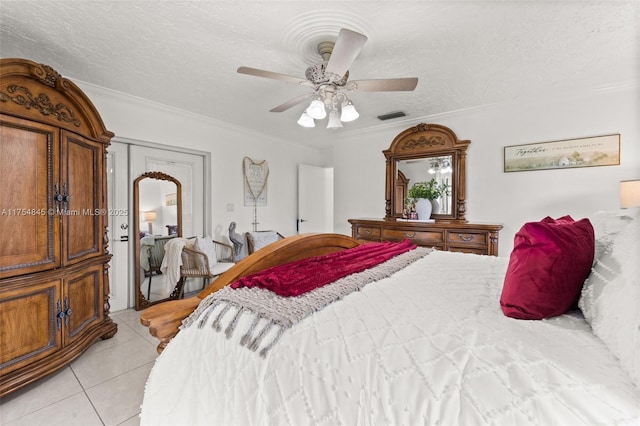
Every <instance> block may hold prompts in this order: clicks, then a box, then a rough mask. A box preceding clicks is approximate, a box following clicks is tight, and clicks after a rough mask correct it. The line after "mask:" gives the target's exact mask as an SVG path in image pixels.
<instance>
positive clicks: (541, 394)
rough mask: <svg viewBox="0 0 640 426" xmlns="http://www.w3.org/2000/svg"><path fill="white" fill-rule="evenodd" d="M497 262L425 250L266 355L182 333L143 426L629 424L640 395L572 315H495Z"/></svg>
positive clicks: (146, 406) (153, 381)
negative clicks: (528, 318)
mask: <svg viewBox="0 0 640 426" xmlns="http://www.w3.org/2000/svg"><path fill="white" fill-rule="evenodd" d="M507 261H508V259H504V258H495V257H489V256H477V255H466V254H460V253H450V252H435V253H432V254H430V255H428V256H426V257H425V258H423V259H421V260H419V261H417V262H415V263H414V264H412V265H410V266H408V267H407V268H406V269H404V270H402V271H400V272H398V273H396V274H395V275H394V276H392V277H391V278H388V279H385V280H382V281H379V282H377V283H372V284H369V285H368V286H366V287H365V288H364V289H363V290H362V291H361V292H358V293H354V294H351V295H349V296H347V297H346V298H345V299H343V300H341V301H339V302H336V303H334V304H332V305H330V306H329V307H327V308H325V309H324V310H323V311H321V312H319V313H316V314H314V315H312V316H311V317H308V318H307V319H305V320H303V321H302V322H300V323H299V324H298V325H296V326H294V327H293V328H292V329H290V330H288V331H287V332H286V333H285V334H284V335H283V337H282V338H281V340H280V341H279V343H278V344H277V345H276V346H275V347H274V348H273V349H272V351H271V352H270V353H269V355H268V356H267V358H266V359H263V358H260V357H259V356H258V355H257V354H256V353H254V352H251V351H249V350H248V349H246V348H245V347H242V346H240V344H239V339H240V336H239V334H240V333H235V335H234V336H233V337H232V338H231V339H229V340H227V339H226V338H225V335H224V333H217V332H215V331H214V330H213V329H211V328H210V327H209V326H208V325H207V326H205V328H203V329H198V328H197V327H191V328H188V329H186V330H183V331H181V332H180V333H179V334H178V336H177V337H176V338H175V339H174V340H173V341H172V342H171V343H170V344H169V345H168V347H167V348H166V349H165V351H164V352H163V353H162V355H161V356H160V357H159V358H158V360H157V362H156V365H155V366H154V368H153V370H152V372H151V375H150V377H149V380H148V383H147V388H146V392H145V398H144V403H143V407H142V413H141V424H142V425H205V424H207V425H255V424H264V425H308V424H325V425H334V424H342V425H374V424H375V425H391V424H392V425H396V424H397V425H400V424H402V425H415V424H427V425H483V424H490V425H529V424H534V425H545V426H546V425H554V424H557V425H574V424H585V425H598V424H602V425H615V424H628V425H636V426H637V425H638V424H639V423H640V390H639V389H638V388H637V387H635V386H634V385H633V383H632V382H631V380H630V379H629V378H628V376H627V375H626V374H625V373H624V371H623V370H622V369H621V368H620V366H619V364H618V361H617V359H616V358H615V357H613V356H612V355H611V354H610V352H609V351H608V350H607V348H606V347H605V345H604V344H603V343H602V342H601V341H600V340H599V339H598V338H596V337H595V336H594V335H593V334H592V333H591V330H590V328H589V326H588V324H587V323H586V322H585V321H584V320H583V319H582V317H581V316H580V315H579V314H578V313H576V314H572V315H564V316H562V317H557V318H555V319H552V320H546V321H521V320H515V319H511V318H507V317H505V316H503V314H502V312H501V310H500V306H499V297H500V291H501V288H502V280H503V277H504V273H505V270H506V267H507ZM246 317H247V318H244V316H243V317H241V323H240V324H239V325H238V327H242V326H248V323H249V322H250V321H251V319H250V318H249V316H248V315H246ZM209 321H210V322H211V318H210V319H209ZM242 321H244V323H242Z"/></svg>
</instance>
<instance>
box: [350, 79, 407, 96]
mask: <svg viewBox="0 0 640 426" xmlns="http://www.w3.org/2000/svg"><path fill="white" fill-rule="evenodd" d="M348 84H350V85H353V86H355V90H359V91H362V92H396V91H412V90H414V89H415V88H416V86H417V85H418V79H417V78H415V77H409V78H386V79H379V80H354V81H350V82H349V83H348Z"/></svg>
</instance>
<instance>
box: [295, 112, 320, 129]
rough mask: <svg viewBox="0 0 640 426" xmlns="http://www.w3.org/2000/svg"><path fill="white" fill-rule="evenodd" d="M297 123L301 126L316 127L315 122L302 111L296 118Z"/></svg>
mask: <svg viewBox="0 0 640 426" xmlns="http://www.w3.org/2000/svg"><path fill="white" fill-rule="evenodd" d="M298 124H299V125H301V126H302V127H316V122H315V121H313V118H311V117H310V116H309V114H307V113H306V112H303V113H302V115H301V116H300V118H299V119H298Z"/></svg>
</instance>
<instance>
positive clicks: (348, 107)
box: [340, 102, 360, 123]
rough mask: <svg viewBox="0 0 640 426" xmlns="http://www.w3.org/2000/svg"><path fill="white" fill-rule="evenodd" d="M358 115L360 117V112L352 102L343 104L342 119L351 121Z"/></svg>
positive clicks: (346, 121)
mask: <svg viewBox="0 0 640 426" xmlns="http://www.w3.org/2000/svg"><path fill="white" fill-rule="evenodd" d="M358 117H360V114H358V111H356V107H354V106H353V104H352V103H351V102H348V103H345V104H342V114H341V115H340V121H344V122H345V123H348V122H349V121H353V120H355V119H356V118H358Z"/></svg>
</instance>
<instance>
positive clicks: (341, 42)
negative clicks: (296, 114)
mask: <svg viewBox="0 0 640 426" xmlns="http://www.w3.org/2000/svg"><path fill="white" fill-rule="evenodd" d="M366 41H367V37H366V36H364V35H362V34H360V33H357V32H355V31H351V30H348V29H345V28H343V29H341V30H340V32H339V33H338V38H337V39H336V41H335V43H334V42H332V41H324V42H321V43H319V44H318V47H317V48H318V53H319V54H320V56H322V59H323V62H320V63H317V64H314V65H311V66H310V67H308V68H307V70H306V72H305V76H306V79H305V78H300V77H294V76H290V75H286V74H280V73H276V72H271V71H265V70H261V69H257V68H250V67H239V68H238V73H240V74H248V75H253V76H257V77H264V78H271V79H274V80H281V81H285V82H288V83H295V84H299V85H301V86H306V87H310V88H311V91H310V92H308V93H305V94H302V95H300V96H297V97H295V98H293V99H291V100H289V101H287V102H285V103H283V104H282V105H278V106H276V107H274V108H272V109H271V110H270V111H271V112H283V111H286V110H288V109H289V108H292V107H294V106H296V105H298V104H300V103H302V102H304V101H305V100H308V99H311V98H313V100H312V101H311V104H310V105H309V107H308V108H307V109H306V110H305V111H304V112H303V113H302V116H301V117H300V119H299V120H298V124H300V125H301V126H304V127H315V121H314V120H321V119H323V118H325V117H326V116H327V110H329V123H328V125H327V128H329V129H335V128H339V127H342V122H348V121H353V120H355V119H356V118H358V116H359V114H358V112H357V111H356V109H355V107H354V106H353V103H352V102H351V101H350V100H349V98H348V97H347V95H346V94H345V93H344V92H345V91H356V90H357V91H363V92H390V91H412V90H414V89H415V88H416V85H417V84H418V79H417V78H415V77H412V78H388V79H375V80H354V81H348V79H349V67H350V66H351V64H352V63H353V61H354V60H355V59H356V57H357V56H358V54H359V53H360V51H361V50H362V47H363V46H364V43H365V42H366Z"/></svg>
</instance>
